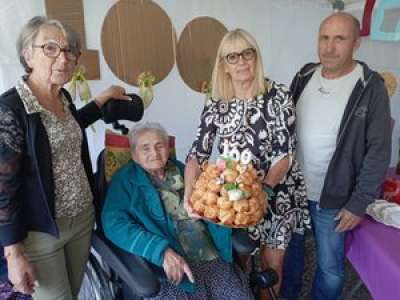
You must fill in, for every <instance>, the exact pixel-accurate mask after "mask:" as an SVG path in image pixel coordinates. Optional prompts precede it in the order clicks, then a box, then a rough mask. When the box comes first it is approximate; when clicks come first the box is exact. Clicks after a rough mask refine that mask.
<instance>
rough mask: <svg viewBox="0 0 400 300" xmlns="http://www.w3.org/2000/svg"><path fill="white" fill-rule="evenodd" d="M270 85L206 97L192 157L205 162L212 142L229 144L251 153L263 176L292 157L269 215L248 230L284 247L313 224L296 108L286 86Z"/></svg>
mask: <svg viewBox="0 0 400 300" xmlns="http://www.w3.org/2000/svg"><path fill="white" fill-rule="evenodd" d="M268 83H269V86H270V88H269V89H268V91H267V92H266V93H265V94H264V95H259V96H257V97H255V98H253V99H248V100H240V99H232V100H231V101H222V100H214V99H210V100H208V101H207V103H206V105H205V107H204V110H203V113H202V115H201V124H200V126H199V128H198V131H197V136H196V140H195V141H194V143H193V145H192V148H191V150H190V152H189V155H188V157H194V158H196V159H197V161H198V163H199V164H202V163H203V162H204V161H207V160H208V159H209V157H210V155H211V152H212V148H213V144H214V142H216V143H217V148H218V152H219V153H222V152H223V144H224V143H227V144H228V145H229V147H230V149H236V150H235V151H239V154H242V153H245V152H246V154H247V155H248V154H249V152H250V153H251V157H252V163H253V165H254V166H255V167H256V168H257V170H258V171H259V173H260V175H264V174H267V173H268V170H269V169H270V168H271V166H273V165H274V164H275V163H277V162H278V161H279V160H281V159H282V158H284V157H286V156H289V157H290V161H291V166H290V169H289V171H288V173H287V174H286V176H285V178H284V179H283V180H282V181H281V183H280V184H279V185H277V186H276V187H275V188H274V192H275V197H273V198H272V199H270V201H269V208H268V212H267V214H266V215H265V216H264V218H263V219H262V220H261V222H260V223H259V224H257V225H256V226H253V227H250V228H249V229H248V232H249V234H250V237H252V238H253V239H256V240H258V239H259V240H261V242H262V243H263V244H264V245H267V246H268V247H270V248H273V249H286V247H287V245H288V243H289V241H290V238H291V235H292V233H293V232H299V233H302V232H303V231H304V229H305V227H308V226H309V225H310V216H309V212H308V209H307V197H306V190H305V184H304V178H303V175H302V173H301V171H300V169H299V166H298V163H297V162H296V160H295V141H296V136H295V107H294V104H293V102H292V99H291V97H290V93H289V91H288V89H287V88H286V87H285V86H284V85H282V84H277V83H275V82H272V81H269V82H268Z"/></svg>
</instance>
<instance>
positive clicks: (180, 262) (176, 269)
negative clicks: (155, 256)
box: [163, 248, 194, 285]
mask: <svg viewBox="0 0 400 300" xmlns="http://www.w3.org/2000/svg"><path fill="white" fill-rule="evenodd" d="M163 268H164V271H165V274H166V275H167V278H168V280H169V281H170V282H171V283H173V284H175V285H178V284H179V283H180V282H181V281H182V278H183V275H184V274H186V276H187V277H188V279H189V280H190V282H192V283H194V277H193V274H192V271H191V270H190V268H189V265H188V264H187V263H186V261H185V260H184V259H183V257H182V256H180V255H178V254H177V253H176V252H175V251H174V250H172V249H171V248H168V249H167V250H165V252H164V262H163Z"/></svg>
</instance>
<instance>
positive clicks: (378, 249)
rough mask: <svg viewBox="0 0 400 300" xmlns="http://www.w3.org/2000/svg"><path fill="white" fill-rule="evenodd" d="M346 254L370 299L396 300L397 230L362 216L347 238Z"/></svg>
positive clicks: (399, 287) (399, 292) (399, 286)
mask: <svg viewBox="0 0 400 300" xmlns="http://www.w3.org/2000/svg"><path fill="white" fill-rule="evenodd" d="M346 255H347V258H348V259H349V261H350V262H351V264H352V265H353V266H354V268H355V269H356V270H357V272H358V274H359V275H360V278H361V280H362V281H363V282H364V283H365V285H366V287H367V288H368V290H369V291H370V293H371V295H372V297H373V298H374V300H399V299H400V230H399V229H396V228H393V227H389V226H386V225H383V224H381V223H378V222H376V221H375V220H373V219H371V218H370V217H366V218H365V219H364V220H363V222H362V223H361V224H360V226H358V227H357V228H356V229H355V230H353V231H352V232H350V233H349V234H348V235H347V240H346Z"/></svg>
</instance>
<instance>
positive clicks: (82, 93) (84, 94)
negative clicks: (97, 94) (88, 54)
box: [68, 70, 92, 103]
mask: <svg viewBox="0 0 400 300" xmlns="http://www.w3.org/2000/svg"><path fill="white" fill-rule="evenodd" d="M68 89H69V91H70V93H71V97H72V99H73V100H75V99H76V94H77V91H78V93H79V97H80V99H81V100H82V101H83V102H85V103H88V102H89V100H90V99H91V98H92V93H91V92H90V88H89V82H88V80H87V79H86V77H85V75H84V70H78V71H77V72H75V73H74V75H73V76H72V79H71V83H70V84H69V88H68Z"/></svg>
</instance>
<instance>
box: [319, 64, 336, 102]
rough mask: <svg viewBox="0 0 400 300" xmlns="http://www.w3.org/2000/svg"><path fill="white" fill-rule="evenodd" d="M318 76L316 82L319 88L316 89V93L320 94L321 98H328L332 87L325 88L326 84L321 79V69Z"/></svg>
mask: <svg viewBox="0 0 400 300" xmlns="http://www.w3.org/2000/svg"><path fill="white" fill-rule="evenodd" d="M318 75H319V76H318V81H319V85H320V87H319V88H318V92H319V93H320V94H322V95H323V96H329V95H330V94H331V93H332V91H333V89H332V86H330V87H326V83H325V84H324V82H323V81H324V78H323V77H322V69H321V70H320V72H319V74H318ZM325 81H327V80H325ZM324 85H325V86H324Z"/></svg>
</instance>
